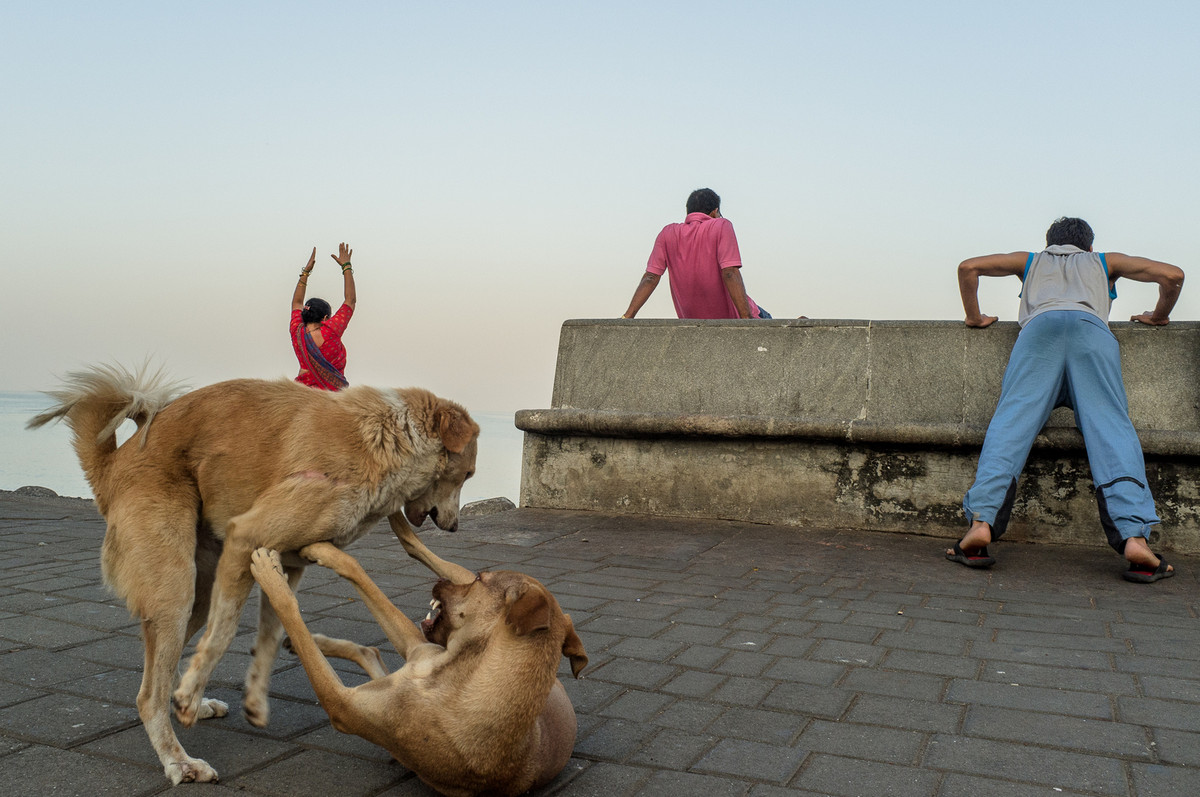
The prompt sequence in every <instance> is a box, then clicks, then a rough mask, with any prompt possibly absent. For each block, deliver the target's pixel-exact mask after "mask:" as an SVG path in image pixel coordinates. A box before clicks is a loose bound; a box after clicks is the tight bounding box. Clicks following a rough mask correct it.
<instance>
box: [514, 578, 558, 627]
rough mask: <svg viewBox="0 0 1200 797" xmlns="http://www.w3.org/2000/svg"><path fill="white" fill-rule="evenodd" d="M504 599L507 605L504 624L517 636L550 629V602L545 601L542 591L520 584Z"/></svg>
mask: <svg viewBox="0 0 1200 797" xmlns="http://www.w3.org/2000/svg"><path fill="white" fill-rule="evenodd" d="M504 598H505V602H506V603H507V604H508V612H507V613H506V614H505V616H504V622H506V623H508V625H509V627H511V628H512V630H513V633H514V634H516V635H517V636H525V635H526V634H532V633H533V632H534V631H543V630H545V629H547V628H549V627H550V601H548V600H547V599H546V593H545V592H544V591H542V590H540V589H535V588H531V587H530V586H529V585H528V584H522V585H521V586H519V587H511V588H510V589H509V590H508V593H507V594H506V595H505V596H504Z"/></svg>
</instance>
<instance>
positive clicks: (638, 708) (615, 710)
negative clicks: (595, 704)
mask: <svg viewBox="0 0 1200 797" xmlns="http://www.w3.org/2000/svg"><path fill="white" fill-rule="evenodd" d="M672 702H674V698H673V697H671V696H670V695H660V694H656V693H654V692H643V691H641V690H637V689H631V690H630V691H628V692H626V693H625V694H623V695H621V696H620V697H618V698H617V699H616V700H614V701H613V702H611V703H609V704H608V705H607V706H605V707H604V708H602V709H600V711H599V712H598V713H599V714H600V715H601V716H603V717H616V718H618V719H626V720H634V721H636V722H645V721H646V720H648V719H650V718H651V717H653V716H654V715H655V714H657V713H658V712H660V711H661V710H662V709H664V708H666V707H667V706H668V705H670V704H671V703H672Z"/></svg>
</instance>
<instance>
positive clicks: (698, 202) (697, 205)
mask: <svg viewBox="0 0 1200 797" xmlns="http://www.w3.org/2000/svg"><path fill="white" fill-rule="evenodd" d="M719 207H721V197H719V196H717V192H716V191H714V190H712V189H711V188H697V189H696V190H695V191H693V192H692V195H691V196H689V197H688V201H687V212H688V213H712V212H713V211H714V210H716V209H717V208H719Z"/></svg>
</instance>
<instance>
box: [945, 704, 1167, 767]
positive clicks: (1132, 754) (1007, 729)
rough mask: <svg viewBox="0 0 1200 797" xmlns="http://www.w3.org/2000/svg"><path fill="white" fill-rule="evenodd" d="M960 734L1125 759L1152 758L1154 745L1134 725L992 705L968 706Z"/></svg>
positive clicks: (1143, 731)
mask: <svg viewBox="0 0 1200 797" xmlns="http://www.w3.org/2000/svg"><path fill="white" fill-rule="evenodd" d="M963 735H965V736H979V737H981V738H985V739H1000V740H1003V741H1010V742H1021V743H1023V744H1029V745H1047V746H1051V747H1062V748H1066V749H1068V750H1079V751H1082V752H1086V753H1100V754H1103V755H1111V756H1114V757H1120V758H1128V759H1142V760H1153V758H1154V748H1152V747H1151V746H1150V743H1149V740H1148V739H1147V738H1146V732H1145V730H1144V729H1143V728H1142V727H1140V726H1138V725H1130V724H1127V723H1120V722H1109V721H1103V720H1094V719H1086V718H1083V717H1064V716H1062V715H1060V714H1042V713H1038V712H1035V711H1014V710H1012V709H1006V708H997V707H995V706H972V707H971V709H970V711H968V712H967V720H966V722H965V723H964V724H963Z"/></svg>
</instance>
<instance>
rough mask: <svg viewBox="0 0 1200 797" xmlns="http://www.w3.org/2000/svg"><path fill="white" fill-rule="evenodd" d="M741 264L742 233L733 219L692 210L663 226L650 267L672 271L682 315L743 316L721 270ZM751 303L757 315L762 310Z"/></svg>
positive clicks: (677, 308) (675, 298)
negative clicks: (738, 233) (735, 229)
mask: <svg viewBox="0 0 1200 797" xmlns="http://www.w3.org/2000/svg"><path fill="white" fill-rule="evenodd" d="M741 265H742V256H741V253H740V252H739V251H738V244H737V236H736V235H734V232H733V225H732V224H731V223H730V222H729V220H728V219H725V218H721V217H717V218H713V217H711V216H709V215H708V214H707V213H689V214H688V215H687V218H685V219H684V221H683V223H682V224H668V225H667V226H666V227H663V229H662V232H660V233H659V234H658V238H657V239H655V241H654V250H653V251H652V252H651V253H650V260H649V262H648V263H647V264H646V271H648V272H650V273H653V274H659V275H661V274H662V273H663V272H664V271H666V272H669V280H670V283H671V299H672V300H673V301H674V302H675V313H676V315H678V316H679V317H680V318H737V317H738V313H737V308H736V307H735V306H734V304H733V300H732V299H731V298H730V297H729V292H728V291H727V290H726V288H725V284H724V280H723V279H722V277H721V271H722V269H726V268H737V267H740V266H741ZM750 309H751V316H757V315H758V306H757V305H755V304H754V302H753V301H750Z"/></svg>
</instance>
